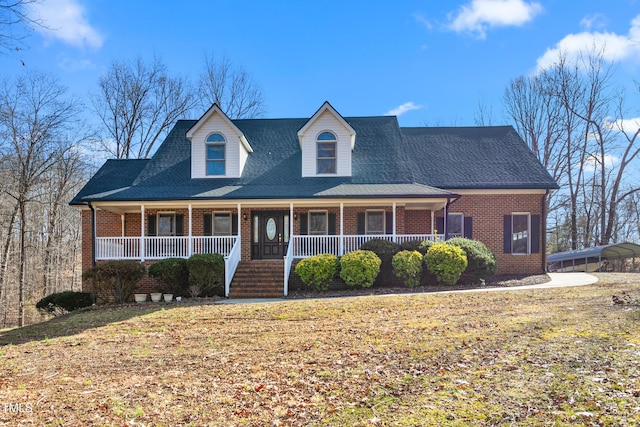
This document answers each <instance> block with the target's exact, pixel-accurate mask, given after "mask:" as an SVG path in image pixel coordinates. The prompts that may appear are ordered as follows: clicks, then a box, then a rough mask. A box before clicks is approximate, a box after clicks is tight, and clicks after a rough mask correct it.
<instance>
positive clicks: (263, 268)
mask: <svg viewBox="0 0 640 427" xmlns="http://www.w3.org/2000/svg"><path fill="white" fill-rule="evenodd" d="M283 296H284V261H282V260H274V261H272V260H256V261H240V263H239V264H238V268H237V269H236V274H235V275H234V276H233V280H232V281H231V286H230V287H229V298H282V297H283Z"/></svg>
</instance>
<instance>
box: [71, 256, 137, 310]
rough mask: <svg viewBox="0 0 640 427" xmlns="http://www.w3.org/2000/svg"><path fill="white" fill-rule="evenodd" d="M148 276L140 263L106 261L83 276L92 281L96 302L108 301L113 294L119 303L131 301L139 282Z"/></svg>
mask: <svg viewBox="0 0 640 427" xmlns="http://www.w3.org/2000/svg"><path fill="white" fill-rule="evenodd" d="M145 274H147V270H146V268H144V265H142V264H141V263H139V262H138V261H128V260H125V261H122V260H118V261H105V262H101V263H99V264H97V265H96V266H95V267H93V268H92V269H91V270H87V271H85V272H84V274H83V275H82V277H83V279H85V280H90V281H91V284H92V288H93V292H92V293H93V297H94V299H95V300H96V301H98V300H102V299H108V298H107V297H106V294H108V293H111V294H112V295H113V299H114V301H115V302H117V303H124V302H127V301H129V300H130V299H131V296H132V295H133V292H134V290H135V288H136V286H137V285H138V282H139V281H140V280H141V279H142V278H143V277H144V276H145Z"/></svg>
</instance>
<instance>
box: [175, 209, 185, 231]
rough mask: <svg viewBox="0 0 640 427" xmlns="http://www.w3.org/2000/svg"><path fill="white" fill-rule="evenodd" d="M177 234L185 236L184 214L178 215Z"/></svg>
mask: <svg viewBox="0 0 640 427" xmlns="http://www.w3.org/2000/svg"><path fill="white" fill-rule="evenodd" d="M176 236H184V215H182V214H178V215H176Z"/></svg>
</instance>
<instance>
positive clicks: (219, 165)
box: [187, 104, 253, 178]
mask: <svg viewBox="0 0 640 427" xmlns="http://www.w3.org/2000/svg"><path fill="white" fill-rule="evenodd" d="M187 138H188V139H189V140H190V141H191V178H240V176H241V175H242V171H243V169H244V165H245V164H246V162H247V157H248V156H249V153H252V152H253V149H252V148H251V145H249V141H247V138H245V136H244V134H243V133H242V131H240V129H238V127H237V126H236V125H234V124H233V122H232V121H231V120H230V119H229V117H227V115H226V114H225V113H224V112H223V111H222V110H221V109H220V107H218V105H217V104H213V105H212V106H211V108H209V110H208V111H207V112H206V113H204V115H203V116H202V117H201V118H200V120H198V121H197V122H196V124H194V125H193V126H192V127H191V129H189V130H188V131H187Z"/></svg>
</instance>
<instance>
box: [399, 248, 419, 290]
mask: <svg viewBox="0 0 640 427" xmlns="http://www.w3.org/2000/svg"><path fill="white" fill-rule="evenodd" d="M392 264H393V273H394V274H395V275H396V277H397V278H398V279H400V280H402V281H403V282H404V284H405V286H407V287H409V288H413V287H415V286H418V285H419V284H420V276H421V275H422V254H421V253H420V252H418V251H400V252H398V253H397V254H395V255H394V256H393V260H392Z"/></svg>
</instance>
